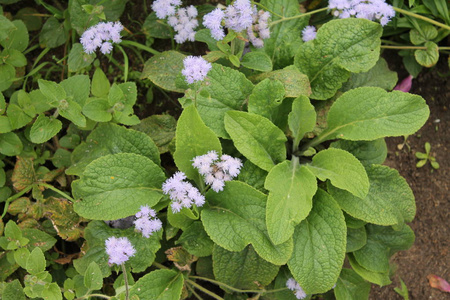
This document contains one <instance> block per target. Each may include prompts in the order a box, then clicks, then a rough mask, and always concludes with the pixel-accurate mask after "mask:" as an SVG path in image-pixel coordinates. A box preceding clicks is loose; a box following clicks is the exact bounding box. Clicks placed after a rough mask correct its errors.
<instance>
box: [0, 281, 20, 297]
mask: <svg viewBox="0 0 450 300" xmlns="http://www.w3.org/2000/svg"><path fill="white" fill-rule="evenodd" d="M2 299H3V300H25V299H26V298H25V294H24V293H23V287H22V285H21V284H20V281H19V280H18V279H15V280H13V281H11V282H8V283H5V285H4V287H3V292H2Z"/></svg>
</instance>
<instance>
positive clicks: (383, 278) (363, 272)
mask: <svg viewBox="0 0 450 300" xmlns="http://www.w3.org/2000/svg"><path fill="white" fill-rule="evenodd" d="M347 258H348V262H349V263H350V265H351V266H352V269H353V270H354V271H355V272H356V273H357V274H358V275H359V276H361V277H362V278H364V279H365V280H367V281H370V282H373V283H375V284H378V285H379V286H385V285H388V284H390V283H391V280H390V279H389V273H380V272H372V271H369V270H367V269H366V268H364V267H363V266H361V265H360V264H358V262H357V261H356V259H355V257H354V256H353V254H352V253H349V254H348V255H347Z"/></svg>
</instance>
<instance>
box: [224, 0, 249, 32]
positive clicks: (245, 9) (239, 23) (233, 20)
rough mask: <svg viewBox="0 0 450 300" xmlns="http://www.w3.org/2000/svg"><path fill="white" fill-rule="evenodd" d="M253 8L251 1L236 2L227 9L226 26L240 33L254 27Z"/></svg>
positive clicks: (240, 0) (237, 0) (241, 0)
mask: <svg viewBox="0 0 450 300" xmlns="http://www.w3.org/2000/svg"><path fill="white" fill-rule="evenodd" d="M252 15H253V8H252V5H251V3H250V0H236V1H234V3H233V4H232V5H228V7H227V8H226V9H225V18H224V20H225V26H226V27H227V28H230V29H233V30H234V31H236V32H240V31H242V30H245V29H247V28H249V27H251V26H252V23H253V16H252Z"/></svg>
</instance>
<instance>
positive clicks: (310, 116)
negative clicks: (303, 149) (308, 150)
mask: <svg viewBox="0 0 450 300" xmlns="http://www.w3.org/2000/svg"><path fill="white" fill-rule="evenodd" d="M316 115H317V114H316V111H315V109H314V106H313V105H312V104H311V102H310V101H309V99H308V97H306V96H300V97H298V98H296V99H295V100H294V102H292V111H291V112H290V113H289V116H288V120H289V129H290V130H291V131H292V135H293V136H294V141H293V144H294V147H298V144H299V143H300V140H301V139H302V138H303V136H304V135H305V134H306V133H307V132H310V131H312V130H313V129H314V127H315V126H316Z"/></svg>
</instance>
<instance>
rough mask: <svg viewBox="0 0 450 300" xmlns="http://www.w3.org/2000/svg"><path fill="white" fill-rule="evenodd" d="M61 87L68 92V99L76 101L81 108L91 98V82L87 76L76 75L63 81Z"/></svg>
mask: <svg viewBox="0 0 450 300" xmlns="http://www.w3.org/2000/svg"><path fill="white" fill-rule="evenodd" d="M60 85H61V86H62V87H63V88H64V90H65V91H66V96H67V97H68V99H70V100H73V101H75V102H76V103H78V104H79V105H80V106H81V107H82V106H84V103H85V102H86V99H87V98H88V97H89V93H90V89H91V81H90V80H89V76H87V75H74V76H71V77H69V78H67V79H65V80H63V81H62V82H61V83H60Z"/></svg>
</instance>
